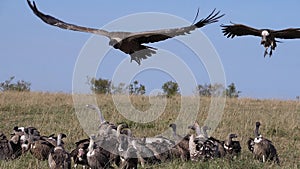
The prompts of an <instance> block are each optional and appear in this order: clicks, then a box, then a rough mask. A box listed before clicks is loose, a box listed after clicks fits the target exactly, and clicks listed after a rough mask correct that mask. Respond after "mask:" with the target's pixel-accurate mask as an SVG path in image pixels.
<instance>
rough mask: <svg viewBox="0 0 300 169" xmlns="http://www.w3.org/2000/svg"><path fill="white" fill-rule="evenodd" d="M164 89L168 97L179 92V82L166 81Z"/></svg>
mask: <svg viewBox="0 0 300 169" xmlns="http://www.w3.org/2000/svg"><path fill="white" fill-rule="evenodd" d="M162 89H163V91H164V94H165V95H167V97H171V96H175V95H178V94H179V86H178V83H176V82H173V81H168V82H166V83H164V84H163V86H162Z"/></svg>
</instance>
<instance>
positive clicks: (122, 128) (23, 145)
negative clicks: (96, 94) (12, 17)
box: [0, 0, 300, 169]
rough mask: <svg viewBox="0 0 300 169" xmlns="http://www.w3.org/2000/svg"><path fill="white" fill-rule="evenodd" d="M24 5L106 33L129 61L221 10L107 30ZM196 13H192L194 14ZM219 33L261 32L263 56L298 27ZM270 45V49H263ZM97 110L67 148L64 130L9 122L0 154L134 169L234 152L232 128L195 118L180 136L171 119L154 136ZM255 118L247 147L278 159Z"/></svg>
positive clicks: (237, 27)
mask: <svg viewBox="0 0 300 169" xmlns="http://www.w3.org/2000/svg"><path fill="white" fill-rule="evenodd" d="M27 2H28V5H29V6H30V8H31V9H32V11H33V12H34V14H35V15H36V16H38V17H39V18H40V19H42V20H43V21H44V22H45V23H47V24H50V25H53V26H57V27H59V28H62V29H68V30H73V31H81V32H88V33H93V34H97V35H103V36H106V37H107V38H109V40H110V41H109V45H111V46H113V47H114V48H115V49H119V50H121V51H123V52H124V53H126V54H129V55H130V56H131V61H132V60H133V61H135V62H137V63H138V64H141V61H142V60H143V59H147V57H150V56H151V55H152V54H155V53H156V50H157V49H156V48H153V47H150V46H146V45H144V44H145V43H154V42H158V41H162V40H166V39H168V38H173V37H175V36H179V35H185V34H189V33H190V32H191V31H193V30H195V29H197V28H201V27H203V26H205V25H208V24H211V23H215V22H218V19H220V18H221V17H223V16H224V14H223V15H219V14H220V12H216V13H215V10H214V11H213V12H212V13H211V14H210V15H208V16H207V17H206V18H203V19H201V20H200V21H198V22H196V23H193V24H192V25H190V26H186V27H181V28H173V29H161V30H153V31H145V32H109V31H106V30H102V29H95V28H88V27H83V26H77V25H74V24H69V23H66V22H63V21H61V20H59V19H56V18H55V17H52V16H50V15H46V14H44V13H42V12H40V11H39V10H38V9H37V7H36V5H35V3H34V2H33V4H32V3H31V2H30V1H29V0H27ZM197 15H198V14H197ZM222 27H223V33H224V35H225V36H227V37H228V38H229V37H231V38H233V37H235V36H243V35H254V36H259V37H261V38H262V40H261V44H262V45H263V46H264V47H265V53H264V56H266V55H267V54H269V55H270V56H271V55H272V51H273V50H275V48H276V42H278V41H277V40H276V39H275V38H281V39H294V38H300V29H299V28H289V29H284V30H278V31H275V30H270V29H255V28H251V27H248V26H245V25H242V24H232V25H222ZM269 48H270V52H268V49H269ZM87 107H88V108H92V109H94V110H96V111H98V113H99V115H100V117H101V118H100V121H101V124H100V126H99V132H98V133H97V134H95V135H92V136H90V138H87V139H84V140H80V141H78V142H76V143H75V144H76V148H75V149H74V150H72V151H71V152H70V153H68V152H67V150H66V149H65V148H64V142H63V141H62V139H63V138H64V137H66V135H65V134H58V135H57V137H55V136H54V135H51V136H43V135H41V134H40V132H39V131H38V129H36V128H35V127H14V129H13V133H12V135H11V138H7V137H6V136H5V135H4V134H3V133H0V159H1V160H13V159H16V158H18V157H19V156H21V155H22V154H23V153H26V152H28V151H29V152H30V153H31V154H32V155H33V156H34V157H35V158H37V159H38V160H48V163H49V166H50V168H51V169H54V168H64V169H65V168H66V169H67V168H71V159H73V161H74V166H75V167H76V166H77V165H83V166H88V167H89V168H112V167H113V166H117V167H119V168H126V169H134V168H137V166H138V164H139V163H140V165H141V166H142V167H144V166H145V165H146V164H147V165H152V164H159V163H162V162H166V161H169V160H172V159H174V158H180V159H182V160H183V161H187V160H191V161H207V160H211V159H214V158H221V157H229V158H235V157H236V156H238V154H239V153H240V152H241V146H240V143H239V141H233V140H232V139H233V138H236V137H237V135H236V134H229V135H228V137H227V138H226V140H225V141H220V140H218V139H216V138H213V137H209V136H208V135H207V132H206V131H207V130H209V129H210V128H209V127H208V126H203V127H200V126H199V124H198V123H194V124H193V125H192V126H189V128H190V129H192V130H194V131H195V134H190V135H186V136H180V135H179V134H177V132H176V124H170V127H171V128H172V130H173V139H169V138H165V137H163V136H158V137H155V138H148V137H145V138H136V137H134V136H133V134H132V132H131V130H130V129H129V128H128V127H127V125H126V124H120V125H117V126H116V125H114V124H112V123H109V122H107V121H105V120H104V118H103V116H102V114H101V112H100V110H99V108H98V107H96V106H94V105H88V106H87ZM259 126H260V123H259V122H257V123H256V126H255V130H254V138H250V139H249V140H248V142H247V144H248V149H249V150H250V151H251V152H252V153H253V155H254V157H255V158H256V159H258V160H260V161H262V162H265V161H268V160H270V161H273V162H275V163H277V164H279V159H278V155H277V152H276V149H275V147H274V145H273V144H272V142H271V141H270V140H268V139H266V138H264V137H263V136H262V135H261V134H260V133H259Z"/></svg>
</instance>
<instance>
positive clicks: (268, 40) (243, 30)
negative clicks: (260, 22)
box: [221, 24, 300, 57]
mask: <svg viewBox="0 0 300 169" xmlns="http://www.w3.org/2000/svg"><path fill="white" fill-rule="evenodd" d="M221 26H222V27H223V29H222V30H223V33H224V36H226V37H227V38H234V37H235V36H246V35H253V36H259V37H261V38H262V40H261V45H263V46H264V47H265V53H264V56H266V55H267V54H268V48H269V47H271V49H270V52H269V56H270V57H271V56H272V51H273V50H275V48H276V46H277V44H276V42H279V41H277V40H276V39H275V38H280V39H296V38H300V28H288V29H283V30H277V31H276V30H271V29H255V28H252V27H249V26H246V25H242V24H232V25H221Z"/></svg>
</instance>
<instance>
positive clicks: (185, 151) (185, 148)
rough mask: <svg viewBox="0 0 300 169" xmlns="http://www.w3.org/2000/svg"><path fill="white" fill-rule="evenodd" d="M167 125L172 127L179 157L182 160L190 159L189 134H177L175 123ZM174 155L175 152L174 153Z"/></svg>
mask: <svg viewBox="0 0 300 169" xmlns="http://www.w3.org/2000/svg"><path fill="white" fill-rule="evenodd" d="M169 127H171V128H172V131H173V137H174V139H175V146H174V147H175V148H176V149H177V150H178V151H179V153H180V158H181V160H183V161H187V160H189V159H190V153H189V139H190V138H189V137H190V136H189V135H186V136H184V137H183V136H180V135H178V134H177V131H176V130H177V126H176V124H174V123H172V124H170V125H169ZM175 155H176V154H175Z"/></svg>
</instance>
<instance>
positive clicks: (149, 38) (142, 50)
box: [27, 0, 224, 65]
mask: <svg viewBox="0 0 300 169" xmlns="http://www.w3.org/2000/svg"><path fill="white" fill-rule="evenodd" d="M27 2H28V5H29V6H30V8H31V9H32V11H33V12H34V14H35V15H36V16H38V17H39V18H40V19H42V20H43V21H44V22H45V23H47V24H49V25H53V26H57V27H59V28H62V29H68V30H73V31H80V32H88V33H93V34H97V35H102V36H106V37H107V38H109V40H110V41H109V45H110V46H113V47H114V48H115V49H119V50H121V51H123V52H124V53H126V54H129V55H130V56H131V61H132V60H134V61H136V62H137V63H138V64H139V65H140V64H141V60H142V59H147V57H150V56H151V55H152V54H155V53H156V50H157V49H156V48H153V47H150V46H146V45H144V44H145V43H154V42H159V41H163V40H166V39H168V38H173V37H175V36H179V35H185V34H189V33H190V32H191V31H193V30H195V29H197V28H201V27H203V26H205V25H208V24H211V23H214V22H218V19H220V18H221V17H223V16H224V14H222V15H219V13H220V11H218V12H215V9H214V10H213V11H212V13H211V14H209V15H208V16H207V17H206V18H204V19H201V20H200V21H199V22H197V23H195V24H192V25H190V26H186V27H181V28H173V29H161V30H152V31H145V32H109V31H106V30H103V29H95V28H88V27H83V26H77V25H74V24H70V23H66V22H63V21H61V20H59V19H57V18H55V17H52V16H50V15H46V14H44V13H42V12H40V11H39V10H38V9H37V7H36V5H35V2H34V1H33V4H32V3H31V2H30V0H27Z"/></svg>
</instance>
